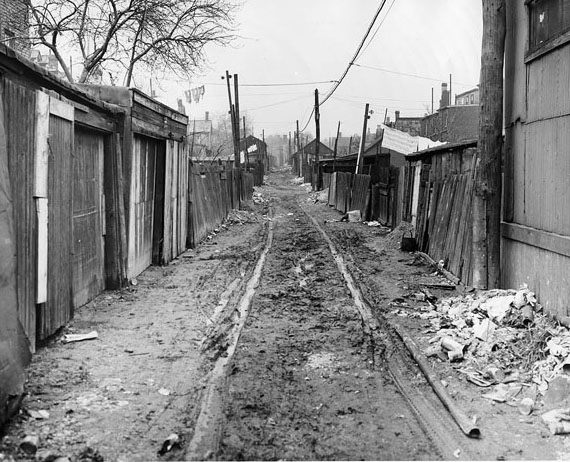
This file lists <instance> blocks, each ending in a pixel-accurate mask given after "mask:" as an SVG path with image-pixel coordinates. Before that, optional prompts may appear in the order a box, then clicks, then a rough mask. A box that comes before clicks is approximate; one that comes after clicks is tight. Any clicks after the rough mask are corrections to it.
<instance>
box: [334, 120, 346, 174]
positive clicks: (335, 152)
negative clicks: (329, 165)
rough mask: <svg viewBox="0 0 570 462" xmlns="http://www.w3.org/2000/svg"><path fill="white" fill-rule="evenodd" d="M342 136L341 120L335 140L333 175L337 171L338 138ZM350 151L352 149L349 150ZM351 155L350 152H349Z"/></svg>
mask: <svg viewBox="0 0 570 462" xmlns="http://www.w3.org/2000/svg"><path fill="white" fill-rule="evenodd" d="M339 135H340V120H339V121H338V127H337V129H336V138H335V140H334V151H333V173H334V171H335V169H336V155H337V149H338V137H339ZM349 151H350V148H349ZM349 154H350V152H349Z"/></svg>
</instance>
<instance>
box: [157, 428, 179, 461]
mask: <svg viewBox="0 0 570 462" xmlns="http://www.w3.org/2000/svg"><path fill="white" fill-rule="evenodd" d="M175 447H180V436H178V435H177V434H176V433H171V434H170V435H168V438H166V439H165V440H164V442H163V443H162V447H161V448H160V451H158V455H159V456H162V455H163V454H166V453H167V452H169V451H171V450H172V449H173V448H175Z"/></svg>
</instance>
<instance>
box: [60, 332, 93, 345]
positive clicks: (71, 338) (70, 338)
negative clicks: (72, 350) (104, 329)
mask: <svg viewBox="0 0 570 462" xmlns="http://www.w3.org/2000/svg"><path fill="white" fill-rule="evenodd" d="M96 338H99V334H98V333H97V331H95V330H93V331H91V332H88V333H87V334H65V335H64V336H63V339H62V342H63V343H71V342H82V341H83V340H94V339H96Z"/></svg>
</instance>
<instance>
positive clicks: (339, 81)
mask: <svg viewBox="0 0 570 462" xmlns="http://www.w3.org/2000/svg"><path fill="white" fill-rule="evenodd" d="M385 4H386V0H382V3H381V4H380V6H378V9H377V10H376V13H375V14H374V17H373V18H372V21H370V24H369V25H368V29H367V30H366V33H365V34H364V37H362V40H361V41H360V44H359V45H358V48H357V49H356V51H355V53H354V56H353V57H352V59H351V60H350V62H349V63H348V65H347V66H346V69H345V70H344V72H343V73H342V75H341V76H340V78H339V79H338V80H335V81H334V82H335V84H334V85H333V87H332V88H331V89H330V90H329V92H328V93H327V95H326V96H325V97H324V98H323V100H322V101H321V102H320V103H319V107H320V106H322V105H323V104H324V103H325V102H326V101H327V100H328V99H329V98H330V97H331V96H332V95H333V93H334V92H335V91H336V89H337V88H338V87H339V86H340V84H341V83H342V81H343V80H344V78H345V77H346V75H347V74H348V71H349V70H350V68H351V66H352V65H353V64H354V61H356V59H358V55H359V54H360V51H361V50H362V47H363V46H364V43H365V42H366V39H367V38H368V35H369V34H370V31H371V30H372V28H373V27H374V24H375V23H376V20H377V19H378V16H379V15H380V12H381V11H382V9H383V8H384V5H385ZM314 113H315V108H314V106H313V109H312V111H311V114H310V115H309V118H308V120H307V123H306V124H305V126H304V127H303V129H302V130H300V132H304V131H305V129H306V128H307V127H308V126H309V122H310V121H311V117H313V114H314Z"/></svg>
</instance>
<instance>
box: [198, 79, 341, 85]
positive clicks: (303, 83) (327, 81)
mask: <svg viewBox="0 0 570 462" xmlns="http://www.w3.org/2000/svg"><path fill="white" fill-rule="evenodd" d="M324 83H336V80H321V81H319V82H295V83H240V84H239V86H240V87H294V86H300V85H319V84H324ZM202 85H226V84H225V83H218V82H210V83H203V84H202Z"/></svg>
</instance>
